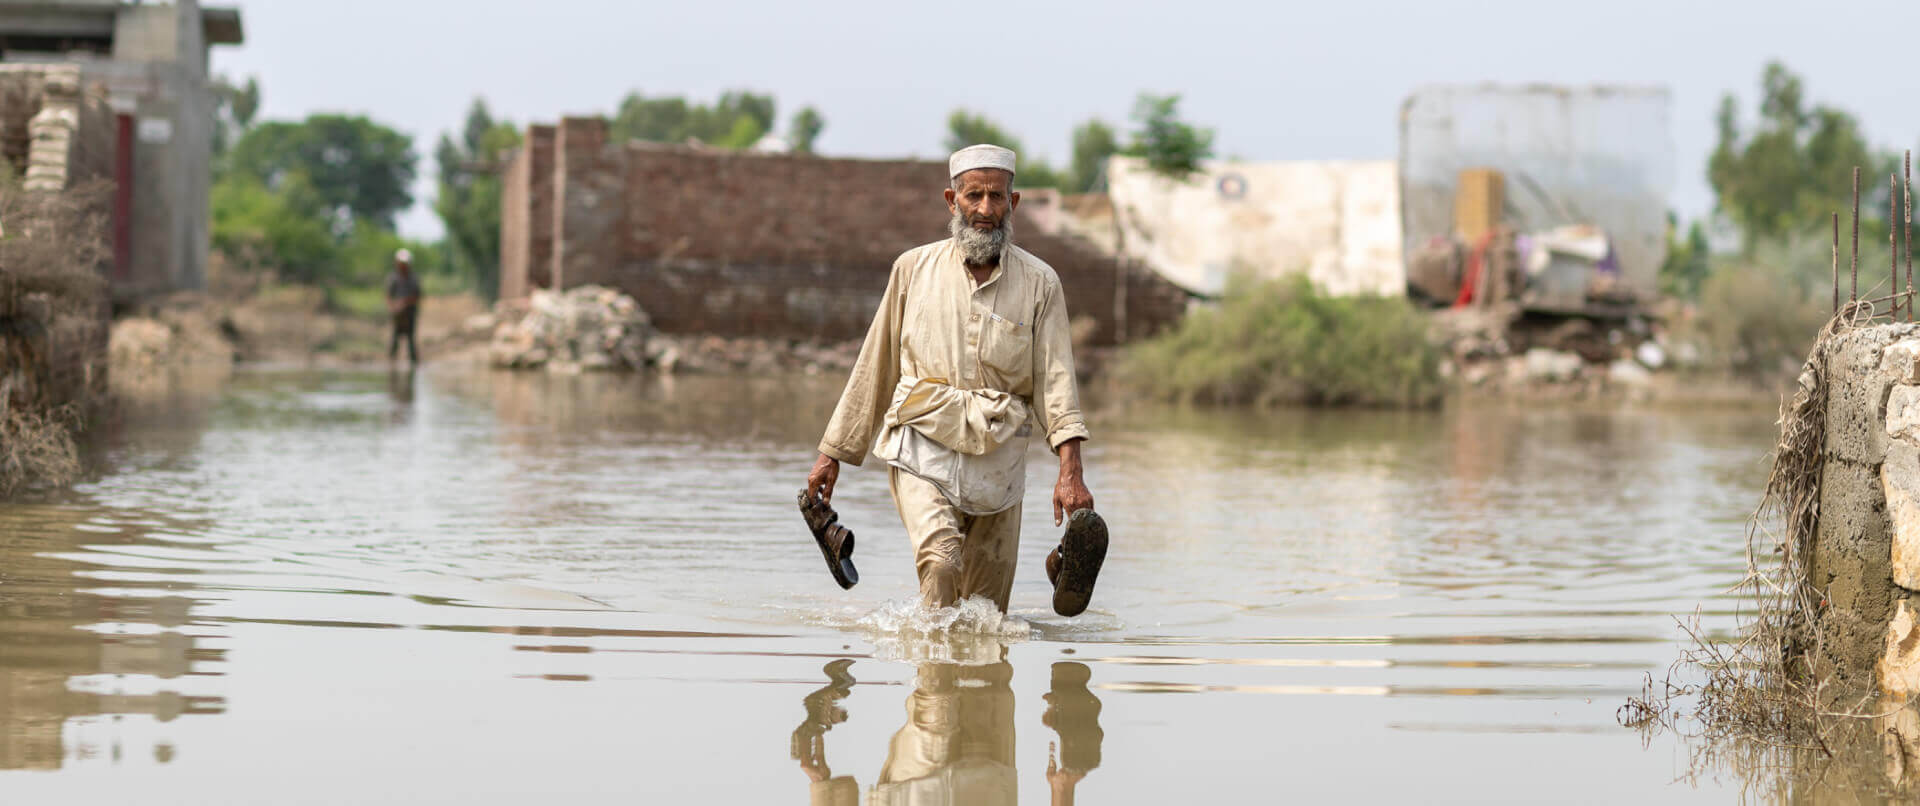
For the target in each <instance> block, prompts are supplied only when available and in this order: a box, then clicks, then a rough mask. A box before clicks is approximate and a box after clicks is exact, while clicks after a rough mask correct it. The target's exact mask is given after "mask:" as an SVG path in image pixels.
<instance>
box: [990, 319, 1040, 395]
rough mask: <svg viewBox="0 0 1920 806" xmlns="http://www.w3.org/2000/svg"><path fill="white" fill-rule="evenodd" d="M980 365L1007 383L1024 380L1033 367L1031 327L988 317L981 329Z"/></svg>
mask: <svg viewBox="0 0 1920 806" xmlns="http://www.w3.org/2000/svg"><path fill="white" fill-rule="evenodd" d="M980 363H981V364H982V365H984V366H985V367H986V368H988V369H991V370H993V371H995V372H997V373H999V374H1000V376H1001V378H1002V379H1003V380H1005V381H1007V382H1008V383H1010V384H1017V383H1018V382H1019V381H1021V380H1024V379H1025V378H1026V377H1027V375H1028V374H1029V372H1031V368H1032V366H1033V328H1032V327H1030V326H1028V325H1027V324H1026V323H1024V322H1015V321H1013V320H1011V319H1008V318H1006V317H1004V316H997V315H993V314H988V315H987V317H986V321H985V322H984V323H982V325H981V327H980Z"/></svg>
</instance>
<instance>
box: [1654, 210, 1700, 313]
mask: <svg viewBox="0 0 1920 806" xmlns="http://www.w3.org/2000/svg"><path fill="white" fill-rule="evenodd" d="M1679 234H1680V219H1679V217H1678V216H1676V215H1674V214H1673V213H1672V212H1671V211H1669V212H1668V213H1667V261H1666V262H1665V263H1662V264H1660V290H1661V291H1663V292H1665V293H1667V294H1671V295H1673V296H1676V297H1683V298H1686V299H1693V298H1696V297H1698V296H1699V295H1700V286H1701V284H1702V283H1704V282H1706V279H1707V275H1708V274H1710V273H1711V271H1712V264H1711V262H1710V258H1711V257H1712V255H1711V253H1710V249H1709V247H1708V245H1707V231H1706V229H1705V228H1703V227H1702V226H1701V225H1700V222H1698V221H1695V222H1693V224H1692V225H1691V226H1689V227H1687V237H1686V240H1684V241H1683V240H1681V239H1680V238H1679V237H1678V236H1679Z"/></svg>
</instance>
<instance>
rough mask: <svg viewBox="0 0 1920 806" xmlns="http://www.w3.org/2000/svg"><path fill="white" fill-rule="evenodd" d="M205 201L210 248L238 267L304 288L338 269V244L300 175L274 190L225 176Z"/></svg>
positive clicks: (318, 201) (245, 178)
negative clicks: (210, 219) (210, 210)
mask: <svg viewBox="0 0 1920 806" xmlns="http://www.w3.org/2000/svg"><path fill="white" fill-rule="evenodd" d="M210 195H211V200H212V208H213V225H212V241H213V247H214V248H215V249H218V250H220V251H221V252H223V253H225V254H226V255H227V256H228V257H229V258H230V259H232V260H234V261H235V262H236V263H237V264H238V265H239V266H241V267H244V268H248V269H254V270H267V271H272V272H274V273H276V274H278V275H279V276H280V277H281V278H282V279H285V280H290V281H293V282H304V283H318V282H321V281H323V280H325V279H327V278H329V277H331V276H332V275H333V274H334V272H335V271H336V270H337V269H338V267H339V266H338V260H337V254H336V252H337V248H338V239H337V238H336V237H335V235H334V233H333V231H332V229H331V228H330V227H329V225H328V223H329V216H328V213H327V210H326V204H325V203H324V202H323V201H322V200H321V198H320V195H319V194H318V193H317V192H315V190H314V188H313V185H312V183H310V182H308V181H307V178H306V175H305V174H299V173H295V174H290V175H288V176H287V177H285V178H284V179H283V180H282V181H281V183H280V186H279V187H277V188H268V187H267V186H266V185H265V184H263V183H262V182H260V181H259V180H258V179H255V178H253V177H251V176H245V175H230V176H226V177H223V178H221V180H220V181H218V182H215V183H214V185H213V189H212V192H211V194H210Z"/></svg>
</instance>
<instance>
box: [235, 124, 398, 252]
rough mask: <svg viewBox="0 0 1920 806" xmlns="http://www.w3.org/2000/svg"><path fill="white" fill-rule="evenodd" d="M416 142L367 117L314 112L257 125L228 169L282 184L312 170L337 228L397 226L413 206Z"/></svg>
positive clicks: (270, 186)
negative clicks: (357, 223) (364, 224)
mask: <svg viewBox="0 0 1920 806" xmlns="http://www.w3.org/2000/svg"><path fill="white" fill-rule="evenodd" d="M414 161H415V157H414V153H413V141H412V139H411V138H409V137H408V136H407V135H404V134H401V133H400V132H397V131H394V130H393V129H390V128H387V127H386V126H382V125H380V124H378V123H375V122H373V121H371V120H368V119H367V118H366V117H364V116H358V115H355V116H347V115H312V116H309V117H308V118H307V119H306V120H304V121H302V122H299V123H289V122H280V121H274V122H270V123H262V124H259V125H257V126H254V127H252V128H251V129H249V130H248V131H247V133H246V134H245V135H243V136H242V137H241V138H240V139H239V141H238V142H235V143H234V144H233V147H232V148H231V149H229V150H228V152H227V154H226V156H225V169H226V171H227V172H228V173H229V174H231V175H233V176H236V177H244V178H250V179H253V180H254V181H256V182H259V183H260V184H262V185H265V186H266V187H267V188H268V189H270V190H279V189H280V188H282V187H283V186H284V185H285V184H286V183H287V182H288V181H290V179H291V177H293V176H295V175H299V176H304V177H305V178H306V181H307V182H309V183H310V184H311V185H312V188H313V192H314V193H315V194H317V195H318V196H319V198H320V201H321V204H322V207H323V209H324V210H325V212H326V215H327V217H328V218H329V219H330V227H331V229H332V230H333V231H334V232H335V233H336V234H341V235H344V234H346V233H347V232H349V231H351V229H352V227H353V225H354V222H355V221H356V220H359V219H365V220H366V221H369V222H371V223H372V224H373V225H374V226H377V227H380V228H381V229H393V221H394V217H395V216H396V215H398V214H399V213H400V211H402V210H405V209H407V208H408V207H411V206H412V205H413V195H412V193H411V192H409V190H408V187H409V186H410V185H411V184H412V183H413V175H414Z"/></svg>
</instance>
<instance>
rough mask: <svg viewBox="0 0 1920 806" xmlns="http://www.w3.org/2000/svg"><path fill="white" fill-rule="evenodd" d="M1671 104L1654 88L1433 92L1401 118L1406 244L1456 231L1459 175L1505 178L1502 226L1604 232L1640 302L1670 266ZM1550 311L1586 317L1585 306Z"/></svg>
mask: <svg viewBox="0 0 1920 806" xmlns="http://www.w3.org/2000/svg"><path fill="white" fill-rule="evenodd" d="M1671 107H1672V100H1671V97H1670V95H1669V93H1668V91H1667V90H1666V89H1664V88H1656V87H1609V86H1596V87H1582V88H1570V87H1557V86H1547V85H1527V86H1499V85H1480V86H1462V87H1429V88H1424V89H1421V90H1419V91H1417V92H1415V93H1414V94H1413V95H1412V96H1410V97H1408V98H1407V100H1406V102H1405V103H1404V104H1403V105H1402V106H1401V109H1400V171H1399V180H1400V194H1399V195H1400V203H1401V218H1402V220H1403V221H1404V223H1405V227H1404V230H1405V231H1404V240H1403V241H1402V246H1403V248H1404V250H1405V252H1404V253H1405V254H1414V253H1415V252H1416V250H1418V249H1419V248H1420V246H1421V245H1422V244H1425V243H1427V242H1428V241H1429V240H1430V239H1433V238H1435V237H1444V236H1449V235H1452V234H1453V231H1454V229H1455V227H1456V220H1455V210H1454V206H1455V200H1456V190H1457V188H1456V183H1457V181H1458V177H1459V176H1460V175H1461V173H1462V172H1463V171H1470V170H1475V169H1487V168H1491V169H1493V170H1496V171H1498V172H1500V173H1501V174H1502V175H1504V178H1505V188H1504V193H1505V199H1504V202H1503V208H1504V221H1505V223H1506V224H1507V225H1508V226H1511V227H1513V228H1514V229H1515V230H1516V231H1518V232H1521V233H1526V232H1541V231H1546V230H1552V229H1555V228H1557V227H1564V226H1569V225H1592V226H1595V227H1598V228H1599V229H1600V230H1602V231H1604V232H1605V233H1606V235H1607V236H1608V237H1609V239H1610V240H1611V242H1612V245H1613V249H1614V252H1615V255H1616V256H1617V259H1618V263H1619V271H1620V280H1621V283H1622V284H1623V285H1624V287H1625V289H1626V290H1628V291H1630V292H1631V295H1632V297H1633V298H1634V299H1635V300H1636V301H1637V302H1638V303H1641V304H1644V303H1646V302H1649V301H1651V300H1653V299H1654V298H1655V297H1656V296H1657V295H1658V292H1659V285H1658V280H1659V271H1660V264H1661V263H1662V262H1664V261H1665V260H1666V230H1667V220H1666V215H1667V207H1668V196H1669V194H1670V193H1671V191H1672V184H1673V171H1674V146H1673V136H1672V111H1671ZM1557 299H1558V300H1559V301H1558V302H1555V303H1553V304H1544V305H1535V306H1532V307H1535V308H1557V309H1560V310H1562V312H1565V313H1583V312H1588V311H1586V310H1583V306H1582V305H1581V303H1580V301H1579V299H1578V296H1577V294H1576V296H1575V297H1574V298H1573V299H1572V300H1571V301H1569V300H1568V299H1567V298H1566V297H1565V296H1564V295H1563V296H1561V297H1558V298H1557Z"/></svg>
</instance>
